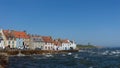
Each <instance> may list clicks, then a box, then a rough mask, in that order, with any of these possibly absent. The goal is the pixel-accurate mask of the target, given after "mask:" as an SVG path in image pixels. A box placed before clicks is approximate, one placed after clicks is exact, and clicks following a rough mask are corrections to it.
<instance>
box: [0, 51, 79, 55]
mask: <svg viewBox="0 0 120 68" xmlns="http://www.w3.org/2000/svg"><path fill="white" fill-rule="evenodd" d="M78 51H79V50H59V51H54V50H5V51H0V53H5V54H7V55H8V56H17V55H25V56H29V55H39V54H40V55H42V54H59V53H69V52H78Z"/></svg>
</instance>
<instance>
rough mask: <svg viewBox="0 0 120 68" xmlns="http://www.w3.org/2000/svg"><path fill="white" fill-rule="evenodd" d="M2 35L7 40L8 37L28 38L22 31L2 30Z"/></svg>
mask: <svg viewBox="0 0 120 68" xmlns="http://www.w3.org/2000/svg"><path fill="white" fill-rule="evenodd" d="M3 33H4V34H5V36H6V37H7V38H8V37H10V36H12V37H14V38H24V39H28V38H30V37H29V35H27V33H26V32H24V31H14V30H3Z"/></svg>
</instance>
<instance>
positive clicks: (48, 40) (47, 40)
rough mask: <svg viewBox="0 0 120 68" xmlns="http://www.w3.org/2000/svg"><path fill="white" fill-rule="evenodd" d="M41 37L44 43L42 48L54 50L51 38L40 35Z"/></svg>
mask: <svg viewBox="0 0 120 68" xmlns="http://www.w3.org/2000/svg"><path fill="white" fill-rule="evenodd" d="M42 39H43V41H44V43H45V45H44V46H43V48H42V50H54V44H53V39H52V37H50V36H42Z"/></svg>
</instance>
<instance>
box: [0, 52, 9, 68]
mask: <svg viewBox="0 0 120 68" xmlns="http://www.w3.org/2000/svg"><path fill="white" fill-rule="evenodd" d="M7 66H8V55H7V54H6V53H0V68H7Z"/></svg>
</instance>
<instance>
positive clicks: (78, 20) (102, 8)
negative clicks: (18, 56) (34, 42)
mask: <svg viewBox="0 0 120 68" xmlns="http://www.w3.org/2000/svg"><path fill="white" fill-rule="evenodd" d="M0 28H2V29H12V30H20V31H23V30H26V31H27V32H28V33H30V34H38V35H45V36H52V37H53V38H63V39H70V40H75V41H76V42H77V43H79V44H87V43H88V42H89V43H91V44H93V45H97V46H110V47H118V46H120V0H0Z"/></svg>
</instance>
